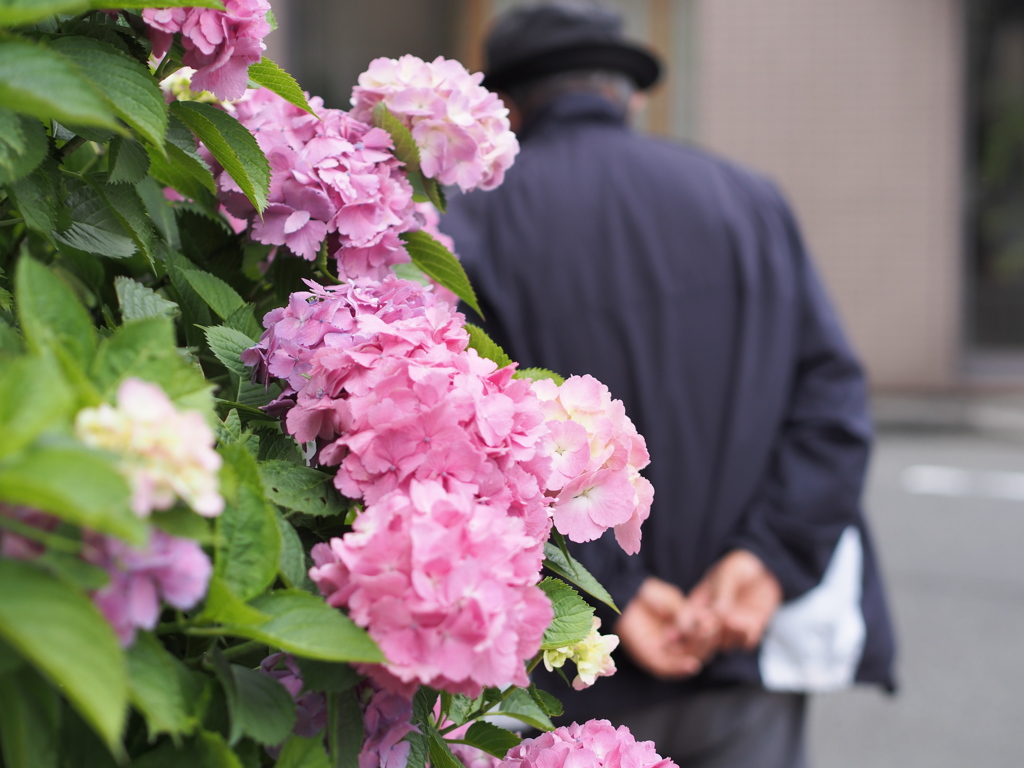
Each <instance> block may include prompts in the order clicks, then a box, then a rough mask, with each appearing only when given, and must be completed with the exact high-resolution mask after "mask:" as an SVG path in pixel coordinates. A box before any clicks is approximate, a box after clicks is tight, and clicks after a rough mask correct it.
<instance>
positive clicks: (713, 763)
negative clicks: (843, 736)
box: [608, 686, 807, 768]
mask: <svg viewBox="0 0 1024 768" xmlns="http://www.w3.org/2000/svg"><path fill="white" fill-rule="evenodd" d="M806 710H807V696H806V695H804V694H801V693H771V692H769V691H764V690H762V689H760V688H753V687H745V686H744V687H737V688H723V689H717V690H709V691H701V692H699V693H695V694H691V695H688V696H686V697H685V698H681V699H677V700H674V701H671V702H668V703H664V704H658V705H655V706H652V707H649V708H645V709H640V710H636V711H631V712H620V713H617V714H616V715H614V716H612V717H609V718H608V719H609V720H611V721H612V722H613V723H614V724H615V725H625V726H627V727H628V728H629V730H630V731H631V732H632V734H633V736H634V737H635V738H636V739H637V741H653V742H654V744H655V746H656V747H657V750H658V754H660V755H661V756H662V757H670V758H672V759H673V760H674V761H675V762H676V764H677V765H678V766H679V768H807V756H806V750H805V748H804V721H805V717H806Z"/></svg>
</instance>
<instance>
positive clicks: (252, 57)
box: [142, 0, 270, 101]
mask: <svg viewBox="0 0 1024 768" xmlns="http://www.w3.org/2000/svg"><path fill="white" fill-rule="evenodd" d="M269 11H270V3H269V2H267V0H224V10H223V11H218V10H214V9H211V8H159V9H158V8H146V9H145V10H144V11H143V12H142V19H143V21H145V22H146V25H147V26H148V27H149V39H150V41H151V42H152V43H153V55H154V56H155V57H157V58H162V57H163V56H164V55H165V54H166V53H167V51H168V49H169V48H170V47H171V43H172V42H173V41H174V35H175V34H177V33H179V32H180V33H181V43H182V45H183V46H184V48H185V55H184V56H182V63H184V64H185V66H187V67H193V68H195V69H196V70H197V71H196V73H195V75H193V77H192V90H194V91H210V92H212V93H213V94H214V95H215V96H216V97H217V98H218V99H222V100H224V101H230V100H232V99H237V98H240V97H241V96H242V95H243V94H244V93H245V90H246V87H247V85H248V82H249V65H250V64H255V63H256V62H258V61H259V60H260V59H261V58H262V56H263V50H264V49H265V48H266V46H265V45H264V44H263V38H264V37H266V36H267V35H268V34H269V33H270V24H269V22H268V21H267V13H268V12H269Z"/></svg>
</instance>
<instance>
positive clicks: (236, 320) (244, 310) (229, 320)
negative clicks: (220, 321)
mask: <svg viewBox="0 0 1024 768" xmlns="http://www.w3.org/2000/svg"><path fill="white" fill-rule="evenodd" d="M255 309H256V307H255V305H253V304H246V305H244V306H241V307H238V308H237V309H236V310H235V311H234V312H232V313H231V314H230V315H228V316H227V317H226V318H224V325H225V326H227V327H228V328H233V329H234V330H236V331H241V332H242V333H244V334H245V335H246V336H248V337H249V338H250V339H254V340H255V339H258V338H259V337H260V336H261V335H262V334H263V328H261V327H260V324H259V322H257V320H256V315H255ZM254 343H255V341H254Z"/></svg>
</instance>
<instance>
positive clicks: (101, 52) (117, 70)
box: [52, 36, 167, 147]
mask: <svg viewBox="0 0 1024 768" xmlns="http://www.w3.org/2000/svg"><path fill="white" fill-rule="evenodd" d="M52 46H53V48H54V49H55V50H57V51H59V52H60V53H62V54H63V55H64V56H66V57H67V58H68V59H69V60H71V61H72V62H74V64H75V66H76V67H78V71H79V73H80V74H81V75H82V77H84V78H85V79H86V80H88V81H89V82H91V83H92V84H93V85H94V86H95V88H96V90H97V91H99V93H101V94H102V95H103V97H104V99H106V102H107V106H108V107H109V108H110V109H111V110H112V111H113V112H114V114H116V115H117V116H118V117H119V118H121V119H122V120H124V121H125V123H127V124H128V125H130V126H131V127H132V128H134V129H135V130H136V131H137V132H138V133H139V135H140V136H142V137H143V138H144V139H146V140H147V141H148V142H150V143H151V144H152V145H153V146H154V147H162V146H163V143H164V136H165V135H166V134H167V106H166V103H165V102H164V97H163V94H162V93H161V91H160V88H159V87H158V86H157V84H156V81H155V80H154V79H153V76H152V75H151V74H150V73H149V70H148V69H147V68H146V67H145V66H143V65H142V64H141V63H140V62H138V61H136V60H135V59H134V58H132V57H131V56H129V55H128V54H127V53H124V52H122V51H119V50H118V49H117V48H115V47H114V46H112V45H110V44H109V43H104V42H101V41H99V40H96V39H94V38H91V37H78V36H63V37H59V38H57V39H56V40H54V41H53V43H52Z"/></svg>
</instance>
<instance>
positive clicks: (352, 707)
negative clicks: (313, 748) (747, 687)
mask: <svg viewBox="0 0 1024 768" xmlns="http://www.w3.org/2000/svg"><path fill="white" fill-rule="evenodd" d="M365 735H366V731H365V727H364V725H363V715H362V710H361V707H360V706H359V697H358V696H357V695H356V692H355V691H351V690H349V691H339V692H335V693H329V694H327V744H328V748H329V751H330V754H331V762H332V765H333V768H359V755H360V752H361V750H362V746H363V739H364V738H365Z"/></svg>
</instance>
